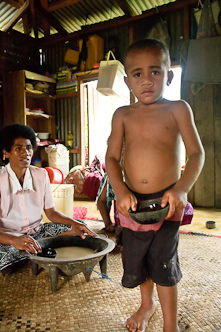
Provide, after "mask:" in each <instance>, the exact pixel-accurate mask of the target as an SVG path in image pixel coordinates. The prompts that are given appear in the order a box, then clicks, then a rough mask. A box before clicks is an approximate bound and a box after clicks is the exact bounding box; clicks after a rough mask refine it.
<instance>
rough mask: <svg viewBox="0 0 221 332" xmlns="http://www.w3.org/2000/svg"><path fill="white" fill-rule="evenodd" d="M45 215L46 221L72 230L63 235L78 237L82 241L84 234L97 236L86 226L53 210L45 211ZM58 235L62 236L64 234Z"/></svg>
mask: <svg viewBox="0 0 221 332" xmlns="http://www.w3.org/2000/svg"><path fill="white" fill-rule="evenodd" d="M45 214H46V216H47V217H48V219H49V220H50V221H52V222H53V223H55V224H64V225H67V226H71V228H72V230H71V231H67V232H65V235H80V237H81V238H82V239H85V233H86V234H88V235H91V236H97V234H96V233H94V232H92V231H91V230H90V229H89V228H88V227H87V226H86V225H84V224H82V223H80V222H78V221H76V220H74V219H71V218H69V217H67V216H66V215H64V214H63V213H61V212H59V211H57V210H55V208H50V209H45ZM60 235H64V233H61V234H60Z"/></svg>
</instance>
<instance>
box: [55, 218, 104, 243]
mask: <svg viewBox="0 0 221 332" xmlns="http://www.w3.org/2000/svg"><path fill="white" fill-rule="evenodd" d="M70 226H71V227H72V229H71V230H70V231H67V232H64V233H61V234H59V235H79V236H80V237H81V238H82V239H83V240H84V239H85V238H86V235H85V233H86V234H88V235H90V236H97V234H96V233H94V232H93V231H91V230H90V229H89V228H88V227H87V226H86V225H85V224H83V223H80V222H78V221H77V220H73V222H72V223H71V225H70ZM59 235H58V236H59Z"/></svg>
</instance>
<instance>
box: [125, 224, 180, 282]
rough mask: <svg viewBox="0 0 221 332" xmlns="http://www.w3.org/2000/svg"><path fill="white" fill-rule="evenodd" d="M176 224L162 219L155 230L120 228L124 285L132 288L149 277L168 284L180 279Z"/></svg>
mask: <svg viewBox="0 0 221 332" xmlns="http://www.w3.org/2000/svg"><path fill="white" fill-rule="evenodd" d="M180 223H181V221H170V220H165V221H164V223H163V224H162V226H161V228H160V229H159V230H158V231H157V232H155V231H147V232H135V231H132V230H130V229H128V228H125V227H123V232H122V245H123V252H122V260H123V266H124V275H123V278H122V285H123V286H124V287H128V288H133V287H136V286H138V285H141V284H142V283H144V282H145V281H146V280H147V279H149V278H150V279H152V280H153V282H154V283H156V284H158V285H161V286H168V287H169V286H173V285H176V284H177V283H178V282H179V281H180V279H181V277H182V274H181V271H180V266H179V259H178V254H177V247H178V243H179V226H180Z"/></svg>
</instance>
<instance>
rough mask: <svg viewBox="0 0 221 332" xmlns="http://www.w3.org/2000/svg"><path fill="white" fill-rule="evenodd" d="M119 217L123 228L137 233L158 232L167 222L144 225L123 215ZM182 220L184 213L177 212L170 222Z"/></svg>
mask: <svg viewBox="0 0 221 332" xmlns="http://www.w3.org/2000/svg"><path fill="white" fill-rule="evenodd" d="M119 217H120V224H121V226H122V227H126V228H129V229H131V230H132V231H135V232H148V231H158V230H159V229H160V227H161V226H162V224H163V222H164V220H165V219H163V220H161V221H159V222H157V223H155V224H146V225H142V224H139V223H137V222H136V221H135V220H133V219H132V218H131V217H129V218H127V217H125V216H124V215H122V214H121V213H119ZM182 218H183V212H176V213H174V215H173V216H172V218H170V219H168V220H171V221H174V222H176V221H179V220H182Z"/></svg>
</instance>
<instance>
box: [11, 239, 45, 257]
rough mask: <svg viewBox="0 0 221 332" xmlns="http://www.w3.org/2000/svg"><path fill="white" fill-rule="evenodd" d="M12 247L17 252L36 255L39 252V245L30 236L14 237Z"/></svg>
mask: <svg viewBox="0 0 221 332" xmlns="http://www.w3.org/2000/svg"><path fill="white" fill-rule="evenodd" d="M12 245H13V246H14V247H15V248H16V249H18V250H26V251H28V252H30V253H31V254H35V255H37V253H39V252H41V246H40V244H39V243H38V242H37V241H36V240H34V239H33V238H32V237H31V236H30V235H25V236H15V237H14V239H13V241H12Z"/></svg>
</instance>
